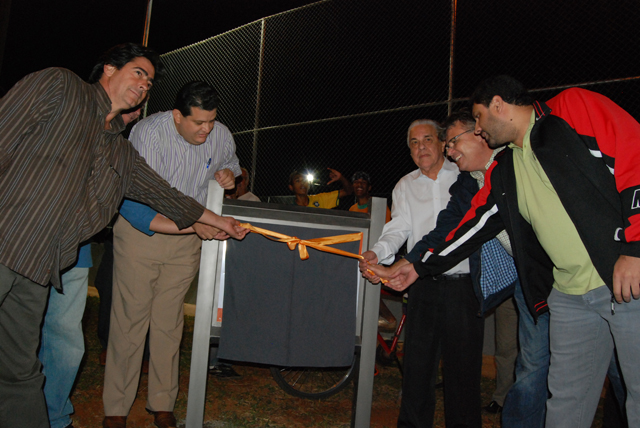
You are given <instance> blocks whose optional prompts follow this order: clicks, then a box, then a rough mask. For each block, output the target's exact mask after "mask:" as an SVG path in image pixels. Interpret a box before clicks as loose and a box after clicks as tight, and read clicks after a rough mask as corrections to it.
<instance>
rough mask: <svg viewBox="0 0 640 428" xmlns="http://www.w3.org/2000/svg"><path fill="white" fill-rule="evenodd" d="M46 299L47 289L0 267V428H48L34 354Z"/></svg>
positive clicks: (36, 358) (40, 376) (41, 375)
mask: <svg viewBox="0 0 640 428" xmlns="http://www.w3.org/2000/svg"><path fill="white" fill-rule="evenodd" d="M48 296H49V286H46V287H43V286H41V285H39V284H36V283H35V282H33V281H31V280H29V279H27V278H25V277H24V276H22V275H20V274H18V273H16V272H14V271H12V270H11V269H8V268H7V267H6V266H4V265H0V427H3V428H4V427H20V428H32V427H33V428H42V427H48V426H49V418H48V417H47V406H46V405H45V401H44V393H43V392H42V385H43V383H44V375H43V374H42V373H41V371H40V367H41V364H40V360H38V354H37V353H36V350H37V349H38V345H40V325H41V323H42V318H43V317H44V310H45V307H46V305H47V297H48Z"/></svg>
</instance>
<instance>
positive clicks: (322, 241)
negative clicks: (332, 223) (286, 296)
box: [240, 223, 364, 260]
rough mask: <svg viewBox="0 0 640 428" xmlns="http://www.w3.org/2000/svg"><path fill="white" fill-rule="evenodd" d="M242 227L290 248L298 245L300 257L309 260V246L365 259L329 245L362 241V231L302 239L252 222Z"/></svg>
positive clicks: (241, 224)
mask: <svg viewBox="0 0 640 428" xmlns="http://www.w3.org/2000/svg"><path fill="white" fill-rule="evenodd" d="M240 227H244V228H245V229H249V230H250V231H251V232H253V233H259V234H260V235H263V236H264V237H265V238H267V239H270V240H272V241H276V242H285V243H286V244H287V246H288V247H289V249H290V250H292V251H293V250H295V248H296V245H297V246H298V252H299V253H300V259H302V260H307V259H308V258H309V252H308V251H307V247H311V248H315V249H316V250H318V251H324V252H325V253H333V254H339V255H341V256H347V257H353V258H355V259H361V260H362V259H364V257H362V256H361V255H360V254H355V253H350V252H348V251H343V250H339V249H337V248H333V247H328V246H327V245H333V244H342V243H344V242H354V241H362V232H359V233H349V234H347V235H336V236H327V237H326V238H315V239H300V238H297V237H295V236H289V235H284V234H282V233H278V232H273V231H271V230H267V229H262V228H260V227H255V226H252V225H251V224H250V223H240Z"/></svg>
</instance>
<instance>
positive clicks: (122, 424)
mask: <svg viewBox="0 0 640 428" xmlns="http://www.w3.org/2000/svg"><path fill="white" fill-rule="evenodd" d="M102 428H127V417H126V416H105V417H104V419H103V420H102Z"/></svg>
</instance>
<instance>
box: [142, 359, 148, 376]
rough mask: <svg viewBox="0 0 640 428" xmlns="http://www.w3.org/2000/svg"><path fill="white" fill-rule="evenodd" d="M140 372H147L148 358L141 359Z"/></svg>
mask: <svg viewBox="0 0 640 428" xmlns="http://www.w3.org/2000/svg"><path fill="white" fill-rule="evenodd" d="M142 373H144V374H149V360H142Z"/></svg>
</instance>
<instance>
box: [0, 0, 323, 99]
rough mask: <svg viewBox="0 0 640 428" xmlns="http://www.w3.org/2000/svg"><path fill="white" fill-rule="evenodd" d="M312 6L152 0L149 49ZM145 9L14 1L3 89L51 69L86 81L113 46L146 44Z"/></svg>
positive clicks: (139, 1) (295, 1)
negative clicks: (144, 39) (64, 69)
mask: <svg viewBox="0 0 640 428" xmlns="http://www.w3.org/2000/svg"><path fill="white" fill-rule="evenodd" d="M3 1H6V0H3ZM309 3H313V1H311V0H226V1H222V0H179V1H175V0H172V1H170V0H154V2H153V9H152V16H151V27H150V34H149V47H151V48H153V49H155V50H156V51H158V52H159V53H161V54H163V53H166V52H169V51H172V50H175V49H178V48H181V47H183V46H186V45H189V44H192V43H196V42H199V41H201V40H204V39H207V38H209V37H212V36H215V35H218V34H220V33H223V32H226V31H229V30H231V29H233V28H236V27H239V26H242V25H244V24H247V23H249V22H253V21H255V20H258V19H260V18H262V17H264V16H269V15H273V14H276V13H280V12H284V11H286V10H290V9H292V8H296V7H300V6H304V5H306V4H309ZM106 5H108V6H106ZM146 7H147V6H146V1H145V0H135V1H132V0H109V1H105V2H102V1H96V0H58V1H44V0H11V6H10V10H9V26H8V29H7V35H6V45H5V52H4V58H3V61H2V69H1V70H0V86H1V87H2V88H4V89H5V90H8V89H9V88H10V87H11V86H13V84H14V83H15V82H17V81H18V80H20V79H21V78H22V77H23V76H24V75H26V74H28V73H31V72H33V71H37V70H40V69H43V68H46V67H53V66H56V67H65V68H69V69H71V70H72V71H74V72H75V73H77V74H78V75H79V76H81V77H83V78H86V77H87V76H88V74H89V72H90V71H91V68H92V67H93V65H94V63H95V62H96V59H97V58H98V56H99V55H100V54H101V53H102V52H104V51H105V50H106V49H108V48H109V47H111V46H113V45H116V44H118V43H123V42H138V43H141V42H142V37H143V33H144V22H145V16H146Z"/></svg>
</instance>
